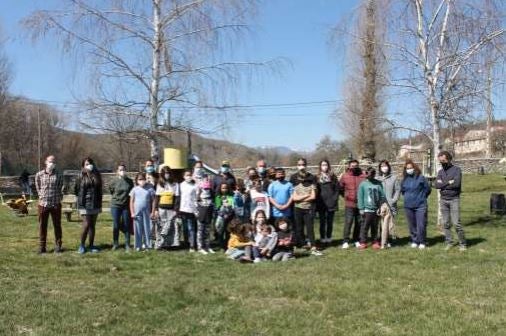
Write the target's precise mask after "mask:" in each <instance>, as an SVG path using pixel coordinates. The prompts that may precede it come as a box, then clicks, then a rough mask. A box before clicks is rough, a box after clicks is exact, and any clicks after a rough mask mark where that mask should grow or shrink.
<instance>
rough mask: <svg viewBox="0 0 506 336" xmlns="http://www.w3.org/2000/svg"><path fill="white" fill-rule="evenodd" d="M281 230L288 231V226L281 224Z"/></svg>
mask: <svg viewBox="0 0 506 336" xmlns="http://www.w3.org/2000/svg"><path fill="white" fill-rule="evenodd" d="M279 229H280V230H281V231H285V230H286V229H288V225H286V224H281V225H279Z"/></svg>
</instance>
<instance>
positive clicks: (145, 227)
mask: <svg viewBox="0 0 506 336" xmlns="http://www.w3.org/2000/svg"><path fill="white" fill-rule="evenodd" d="M149 215H150V213H149V209H146V210H143V211H141V212H139V214H137V216H135V218H134V224H135V248H136V249H137V248H138V249H140V248H142V243H143V241H144V244H145V245H146V248H151V220H150V218H149Z"/></svg>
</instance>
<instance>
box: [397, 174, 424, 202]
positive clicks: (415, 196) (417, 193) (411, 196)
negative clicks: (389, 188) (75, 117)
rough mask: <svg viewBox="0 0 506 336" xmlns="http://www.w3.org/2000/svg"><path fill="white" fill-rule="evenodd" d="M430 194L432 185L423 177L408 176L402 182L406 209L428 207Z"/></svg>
mask: <svg viewBox="0 0 506 336" xmlns="http://www.w3.org/2000/svg"><path fill="white" fill-rule="evenodd" d="M430 192H431V189H430V185H429V183H428V182H427V179H426V178H425V177H424V176H423V175H406V177H404V179H403V180H402V183H401V194H402V195H403V196H404V207H405V208H408V209H416V208H421V207H427V197H429V195H430Z"/></svg>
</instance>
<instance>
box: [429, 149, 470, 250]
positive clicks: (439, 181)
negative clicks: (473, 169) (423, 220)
mask: <svg viewBox="0 0 506 336" xmlns="http://www.w3.org/2000/svg"><path fill="white" fill-rule="evenodd" d="M437 158H438V160H439V163H441V166H442V169H440V170H439V171H438V173H437V178H436V189H439V193H440V195H441V202H440V207H441V216H442V220H443V228H444V233H445V238H446V249H449V248H451V246H452V245H453V238H452V232H451V227H452V225H453V226H455V230H456V231H457V236H458V239H459V249H460V250H461V251H463V250H465V249H466V238H465V235H464V228H463V227H462V224H461V223H460V193H461V192H462V186H461V182H462V171H461V170H460V168H459V167H457V166H455V165H453V164H452V155H451V154H450V153H449V152H447V151H442V152H441V153H439V154H438V156H437Z"/></svg>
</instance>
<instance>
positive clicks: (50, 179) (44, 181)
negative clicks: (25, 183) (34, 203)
mask: <svg viewBox="0 0 506 336" xmlns="http://www.w3.org/2000/svg"><path fill="white" fill-rule="evenodd" d="M35 187H36V188H37V194H38V195H39V205H40V206H43V207H54V206H57V205H59V204H60V203H61V200H62V198H63V176H62V174H60V173H59V172H57V171H53V172H52V173H48V172H47V171H46V170H41V171H40V172H38V173H37V174H36V175H35Z"/></svg>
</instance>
